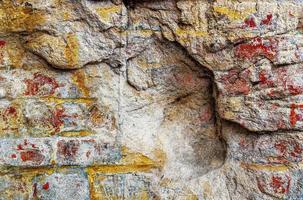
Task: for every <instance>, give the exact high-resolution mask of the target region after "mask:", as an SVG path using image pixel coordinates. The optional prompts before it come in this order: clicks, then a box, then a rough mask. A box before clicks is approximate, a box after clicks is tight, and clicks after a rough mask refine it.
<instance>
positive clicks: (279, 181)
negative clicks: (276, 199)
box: [270, 176, 290, 194]
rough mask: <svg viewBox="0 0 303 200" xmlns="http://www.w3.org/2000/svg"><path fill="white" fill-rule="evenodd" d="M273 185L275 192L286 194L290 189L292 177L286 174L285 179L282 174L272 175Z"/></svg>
mask: <svg viewBox="0 0 303 200" xmlns="http://www.w3.org/2000/svg"><path fill="white" fill-rule="evenodd" d="M270 185H271V187H272V188H273V191H274V192H275V193H280V194H285V193H287V192H288V191H289V186H290V178H289V177H288V176H286V179H284V180H283V178H282V177H280V176H272V180H271V184H270Z"/></svg>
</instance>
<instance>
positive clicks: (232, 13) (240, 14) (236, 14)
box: [213, 6, 256, 20]
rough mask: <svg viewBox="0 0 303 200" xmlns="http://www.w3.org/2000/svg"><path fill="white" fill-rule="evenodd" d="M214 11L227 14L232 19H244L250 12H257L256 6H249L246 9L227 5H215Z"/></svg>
mask: <svg viewBox="0 0 303 200" xmlns="http://www.w3.org/2000/svg"><path fill="white" fill-rule="evenodd" d="M213 8H214V11H215V12H217V13H219V14H222V15H226V16H227V17H228V19H230V20H244V19H245V18H246V17H247V16H249V15H250V14H252V13H254V12H256V8H255V7H253V8H248V9H245V10H235V9H232V8H229V7H225V6H214V7H213Z"/></svg>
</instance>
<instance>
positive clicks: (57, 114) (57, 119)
mask: <svg viewBox="0 0 303 200" xmlns="http://www.w3.org/2000/svg"><path fill="white" fill-rule="evenodd" d="M64 112H65V109H64V108H56V109H55V110H54V112H53V118H52V125H53V126H54V127H55V132H58V131H59V130H60V127H61V126H62V125H64V121H63V118H64V117H69V115H66V114H64Z"/></svg>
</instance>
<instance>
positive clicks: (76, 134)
mask: <svg viewBox="0 0 303 200" xmlns="http://www.w3.org/2000/svg"><path fill="white" fill-rule="evenodd" d="M93 134H94V133H93V132H90V131H84V130H83V131H64V132H61V133H59V134H58V135H59V136H63V137H85V136H90V135H93Z"/></svg>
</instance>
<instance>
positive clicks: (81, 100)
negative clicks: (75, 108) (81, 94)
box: [41, 97, 96, 105]
mask: <svg viewBox="0 0 303 200" xmlns="http://www.w3.org/2000/svg"><path fill="white" fill-rule="evenodd" d="M41 99H42V100H44V101H46V102H49V103H56V104H62V103H67V102H70V103H84V104H88V105H89V104H92V103H94V102H95V101H96V99H95V98H75V99H73V98H56V97H41Z"/></svg>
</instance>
